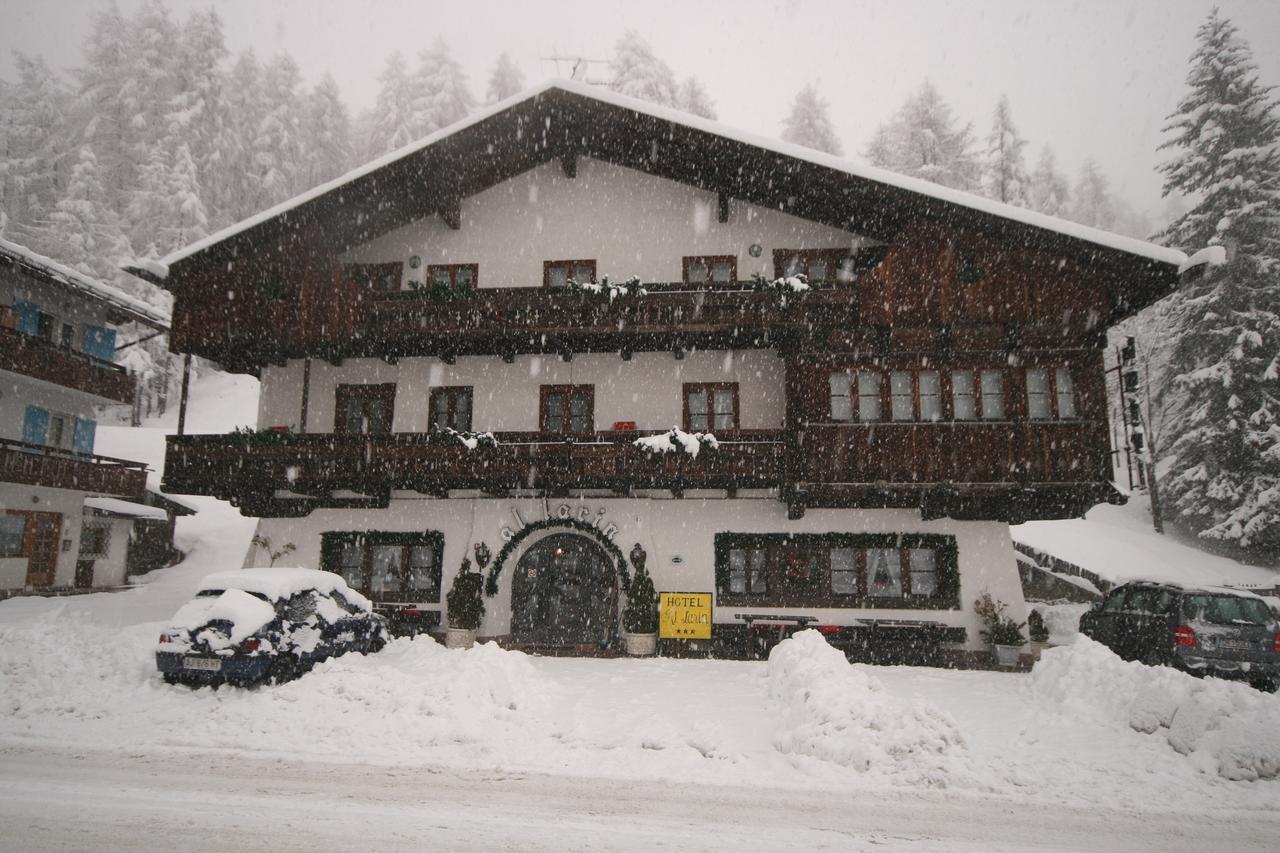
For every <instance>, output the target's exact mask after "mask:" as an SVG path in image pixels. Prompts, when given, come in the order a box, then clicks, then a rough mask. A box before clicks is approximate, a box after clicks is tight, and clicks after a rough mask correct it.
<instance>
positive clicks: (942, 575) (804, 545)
mask: <svg viewBox="0 0 1280 853" xmlns="http://www.w3.org/2000/svg"><path fill="white" fill-rule="evenodd" d="M762 548H763V549H766V552H767V554H768V556H767V558H766V572H767V589H768V591H767V592H765V593H752V592H745V593H735V592H731V591H730V584H731V582H732V578H731V566H730V552H731V551H735V550H745V551H746V552H747V561H748V562H747V565H748V566H749V565H750V560H751V557H750V554H751V553H752V552H753V551H758V550H760V549H762ZM793 548H799V549H801V550H802V551H803V550H805V549H808V550H809V553H811V554H812V555H813V556H812V557H811V558H810V559H811V560H812V563H811V565H810V570H809V571H810V577H809V578H808V580H807V582H806V583H805V584H804V585H803V586H801V585H798V584H796V583H791V584H790V585H788V583H787V580H786V578H785V577H784V574H785V572H784V560H783V556H782V555H786V554H787V553H788V549H793ZM837 549H852V550H853V552H854V563H853V566H854V568H853V572H854V591H853V592H852V593H837V592H835V591H834V590H833V588H832V571H831V552H832V551H833V550H837ZM875 549H881V550H892V551H895V552H896V553H897V559H898V561H899V562H898V566H899V576H898V584H899V587H900V588H901V595H899V596H893V597H890V596H876V595H872V594H871V593H870V578H869V577H868V561H867V552H868V551H869V550H875ZM915 550H930V551H932V552H933V575H934V592H933V593H930V594H927V595H921V594H916V593H914V592H912V582H913V581H914V580H915V578H913V577H912V574H913V572H912V569H911V553H912V551H915ZM915 574H922V573H921V572H915ZM749 581H750V578H749V577H748V586H749V585H750V583H749ZM715 590H716V603H717V605H720V606H749V605H756V606H769V607H774V606H777V607H834V608H849V609H853V608H860V609H880V610H958V609H960V595H959V591H960V571H959V550H958V548H957V544H956V539H955V537H954V536H946V535H942V534H934V533H883V534H881V533H797V534H788V533H728V532H722V533H717V534H716V535H715Z"/></svg>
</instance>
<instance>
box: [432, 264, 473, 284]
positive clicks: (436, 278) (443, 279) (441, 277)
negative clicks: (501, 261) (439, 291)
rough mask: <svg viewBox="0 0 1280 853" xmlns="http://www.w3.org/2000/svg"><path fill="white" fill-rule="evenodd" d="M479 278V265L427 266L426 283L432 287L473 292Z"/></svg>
mask: <svg viewBox="0 0 1280 853" xmlns="http://www.w3.org/2000/svg"><path fill="white" fill-rule="evenodd" d="M479 278H480V265H479V264H429V265H428V266H427V281H428V282H429V283H430V284H431V285H432V286H433V287H448V288H451V289H453V290H475V289H476V282H477V281H478V280H479Z"/></svg>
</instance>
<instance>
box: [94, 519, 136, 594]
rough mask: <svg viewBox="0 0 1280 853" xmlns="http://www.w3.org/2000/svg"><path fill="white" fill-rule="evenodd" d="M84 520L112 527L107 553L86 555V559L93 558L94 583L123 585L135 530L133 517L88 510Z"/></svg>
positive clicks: (96, 584)
mask: <svg viewBox="0 0 1280 853" xmlns="http://www.w3.org/2000/svg"><path fill="white" fill-rule="evenodd" d="M84 522H85V523H88V524H104V525H107V526H109V527H110V529H111V537H110V543H109V546H108V548H107V553H106V554H105V555H104V556H100V557H86V559H91V560H93V585H94V586H121V585H123V584H124V580H125V561H126V559H127V558H128V554H129V534H130V533H131V532H132V531H133V521H132V519H128V518H115V517H112V516H95V515H92V514H91V513H89V512H86V513H85V515H84Z"/></svg>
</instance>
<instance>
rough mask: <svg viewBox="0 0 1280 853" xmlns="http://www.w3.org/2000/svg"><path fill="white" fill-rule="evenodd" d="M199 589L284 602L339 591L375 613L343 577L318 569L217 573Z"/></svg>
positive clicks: (208, 578)
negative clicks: (252, 594)
mask: <svg viewBox="0 0 1280 853" xmlns="http://www.w3.org/2000/svg"><path fill="white" fill-rule="evenodd" d="M200 589H201V590H202V591H203V590H224V589H226V590H233V589H238V590H244V591H245V592H256V593H258V594H259V595H265V596H266V597H267V598H268V599H270V600H271V601H282V600H283V599H286V598H289V597H291V596H293V595H294V594H295V593H299V592H305V591H307V590H309V589H314V590H316V591H317V592H321V593H324V594H326V595H328V594H329V593H331V592H334V591H337V592H339V593H341V594H342V597H343V598H345V599H346V600H347V601H350V602H351V603H352V604H357V605H359V606H360V607H361V608H362V609H364V610H365V611H369V610H372V609H373V604H372V603H371V602H370V601H369V599H367V598H365V597H364V596H363V595H361V594H360V593H358V592H356V591H355V590H354V589H352V588H351V587H349V586H347V582H346V581H344V580H343V579H342V577H341V576H340V575H335V574H334V573H333V572H325V571H321V570H319V569H306V568H301V567H296V568H295V567H285V566H279V567H266V566H260V567H257V568H252V569H236V570H234V571H229V572H215V573H214V574H211V575H209V576H208V577H206V578H205V579H204V580H202V581H201V582H200ZM193 603H194V602H193Z"/></svg>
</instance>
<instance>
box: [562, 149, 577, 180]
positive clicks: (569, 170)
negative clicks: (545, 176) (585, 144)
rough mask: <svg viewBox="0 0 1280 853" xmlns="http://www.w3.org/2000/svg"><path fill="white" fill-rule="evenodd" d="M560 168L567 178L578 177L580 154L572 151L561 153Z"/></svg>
mask: <svg viewBox="0 0 1280 853" xmlns="http://www.w3.org/2000/svg"><path fill="white" fill-rule="evenodd" d="M560 169H561V170H562V171H563V172H564V176H565V177H566V178H576V177H578V155H577V154H575V153H573V152H572V151H570V152H568V153H566V154H561V155H560Z"/></svg>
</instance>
